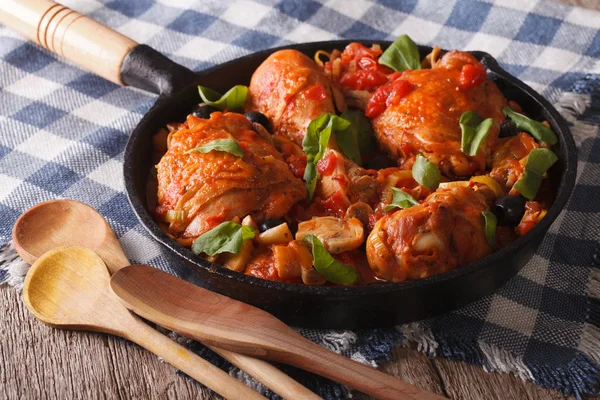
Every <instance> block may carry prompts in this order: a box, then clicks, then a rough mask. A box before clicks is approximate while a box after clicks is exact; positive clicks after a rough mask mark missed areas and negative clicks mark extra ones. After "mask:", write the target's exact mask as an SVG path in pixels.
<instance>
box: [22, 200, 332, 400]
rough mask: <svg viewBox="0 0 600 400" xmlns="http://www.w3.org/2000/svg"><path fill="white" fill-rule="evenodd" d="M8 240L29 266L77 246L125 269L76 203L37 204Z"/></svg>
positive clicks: (284, 389)
mask: <svg viewBox="0 0 600 400" xmlns="http://www.w3.org/2000/svg"><path fill="white" fill-rule="evenodd" d="M12 236H13V242H14V245H15V248H16V250H17V253H19V255H20V256H21V257H22V258H23V259H24V260H25V261H27V262H29V263H30V264H33V263H34V262H35V261H36V260H37V259H38V258H39V257H41V256H42V255H43V254H44V253H46V252H47V251H50V250H52V249H55V248H56V247H59V246H72V245H81V246H84V247H87V248H89V249H91V250H94V251H95V252H96V253H97V254H98V255H99V256H100V257H101V258H102V259H103V260H104V262H105V263H106V266H107V267H108V269H109V270H110V272H111V274H112V273H114V272H116V271H118V270H119V269H121V268H122V267H125V266H127V265H129V261H128V260H127V257H126V256H125V253H123V249H121V245H120V244H119V241H118V240H117V238H116V236H115V234H114V233H113V231H112V230H111V228H110V226H109V225H108V223H107V222H106V220H105V219H104V217H103V216H102V215H100V213H98V211H96V210H95V209H93V208H92V207H90V206H88V205H87V204H85V203H82V202H79V201H76V200H51V201H47V202H44V203H40V204H37V205H36V206H34V207H32V208H30V209H29V210H28V211H26V212H24V213H23V214H22V215H21V216H20V217H19V219H18V220H17V222H16V223H15V226H14V227H13V235H12ZM209 348H210V349H211V350H212V351H214V352H215V353H217V354H219V355H220V356H221V357H223V358H225V359H226V360H227V361H229V362H230V363H232V364H233V365H235V366H237V367H238V368H240V369H241V370H243V371H245V372H246V373H248V374H249V375H250V376H252V377H253V378H255V379H256V380H258V381H260V382H262V383H263V384H264V385H265V386H267V387H268V388H269V389H271V390H272V391H273V392H275V393H277V394H279V395H280V396H282V397H284V398H286V399H313V400H314V399H320V397H319V396H317V395H316V394H314V393H313V392H311V391H310V390H308V389H307V388H306V387H304V386H302V385H301V384H299V383H298V382H296V381H295V380H294V379H292V378H290V377H289V376H287V375H286V374H284V373H283V372H281V371H280V370H279V369H277V368H276V367H274V366H273V365H271V364H269V363H268V362H265V361H262V360H258V359H256V358H252V357H248V356H245V355H242V354H236V353H233V352H231V351H227V350H222V349H219V348H216V347H212V346H209Z"/></svg>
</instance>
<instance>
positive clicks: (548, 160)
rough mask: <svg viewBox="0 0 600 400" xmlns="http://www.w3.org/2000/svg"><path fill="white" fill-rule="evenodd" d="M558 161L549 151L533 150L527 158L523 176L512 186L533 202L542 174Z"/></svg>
mask: <svg viewBox="0 0 600 400" xmlns="http://www.w3.org/2000/svg"><path fill="white" fill-rule="evenodd" d="M557 160H558V157H557V156H556V154H554V153H553V152H552V150H549V149H534V150H531V152H530V153H529V156H527V162H526V163H525V170H524V172H523V175H522V176H521V177H520V178H519V180H518V181H517V182H515V184H514V186H513V187H514V188H515V189H516V190H517V191H518V192H519V193H521V195H523V197H525V198H526V199H529V200H533V199H534V198H535V196H536V194H537V191H538V189H539V188H540V185H541V184H542V179H543V178H544V174H545V173H546V171H548V169H550V167H551V166H552V165H553V164H554V163H555V162H556V161H557Z"/></svg>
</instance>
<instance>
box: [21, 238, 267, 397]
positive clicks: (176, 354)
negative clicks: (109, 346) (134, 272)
mask: <svg viewBox="0 0 600 400" xmlns="http://www.w3.org/2000/svg"><path fill="white" fill-rule="evenodd" d="M109 279H110V277H109V274H108V270H107V269H106V266H105V265H104V262H103V261H102V259H101V258H100V257H99V256H98V255H97V254H96V253H94V252H93V251H92V250H90V249H87V248H85V247H82V246H65V247H58V248H56V249H54V250H50V251H49V252H47V253H45V254H44V255H42V256H41V257H40V258H39V259H38V260H37V261H36V262H34V263H33V265H32V266H31V269H30V270H29V272H28V273H27V277H26V278H25V284H24V286H23V297H24V300H25V305H26V306H27V308H28V309H29V311H31V313H32V314H33V315H34V316H35V317H36V318H37V319H39V320H40V321H42V322H44V323H45V324H47V325H50V326H52V327H55V328H62V329H75V330H88V331H97V332H105V333H109V334H112V335H116V336H120V337H123V338H125V339H128V340H131V341H132V342H134V343H137V344H138V345H140V346H142V347H144V348H145V349H147V350H150V351H151V352H153V353H154V354H157V355H159V356H160V357H162V358H163V359H165V360H166V361H167V362H168V363H170V364H171V365H173V366H175V367H176V368H178V369H180V370H182V371H183V372H185V373H186V374H188V375H189V376H191V377H192V378H194V379H196V380H197V381H199V382H201V383H203V384H204V385H206V386H208V387H209V388H211V389H213V390H214V391H215V392H217V393H219V394H221V395H222V396H224V397H226V398H238V399H264V397H263V396H260V395H259V394H258V393H256V392H255V391H253V390H252V389H250V388H249V387H248V386H245V385H244V384H242V383H241V382H239V381H237V380H236V379H234V378H233V377H231V376H229V375H228V374H227V373H225V372H224V371H222V370H220V369H219V368H217V367H215V366H214V365H212V364H211V363H209V362H208V361H206V360H204V359H203V358H201V357H199V356H197V355H196V354H194V353H192V352H191V351H190V350H188V349H186V348H185V347H183V346H181V345H179V344H177V343H176V342H175V341H173V340H171V339H169V338H168V337H167V336H164V335H162V334H160V333H159V332H158V331H156V330H154V329H152V328H151V327H150V326H149V325H147V324H146V323H145V322H143V321H142V320H141V319H140V318H138V317H136V316H135V315H133V314H131V313H130V312H129V311H128V310H127V308H125V307H124V306H122V305H121V303H120V302H119V300H118V298H117V297H116V296H115V295H114V293H113V292H112V291H111V290H110V288H109Z"/></svg>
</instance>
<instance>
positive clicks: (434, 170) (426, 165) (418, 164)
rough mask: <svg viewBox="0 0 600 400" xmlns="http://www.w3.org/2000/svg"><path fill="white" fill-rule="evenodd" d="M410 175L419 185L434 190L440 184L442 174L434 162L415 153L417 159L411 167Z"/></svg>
mask: <svg viewBox="0 0 600 400" xmlns="http://www.w3.org/2000/svg"><path fill="white" fill-rule="evenodd" d="M412 175H413V178H415V181H417V182H418V183H419V184H420V185H423V186H425V187H426V188H427V189H429V190H435V189H437V187H438V186H439V185H440V180H441V179H442V174H441V172H440V170H439V168H438V167H437V165H435V164H434V163H432V162H431V161H429V160H428V159H427V158H425V157H423V156H422V155H421V154H417V159H416V160H415V163H414V165H413V167H412Z"/></svg>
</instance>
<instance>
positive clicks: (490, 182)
mask: <svg viewBox="0 0 600 400" xmlns="http://www.w3.org/2000/svg"><path fill="white" fill-rule="evenodd" d="M469 182H476V183H483V184H484V185H487V186H488V187H489V188H490V189H492V191H493V192H494V194H495V195H496V197H501V196H503V195H504V190H502V187H501V186H500V184H499V183H498V182H497V181H496V180H495V179H494V178H490V177H489V176H487V175H478V176H473V177H471V179H469Z"/></svg>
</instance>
